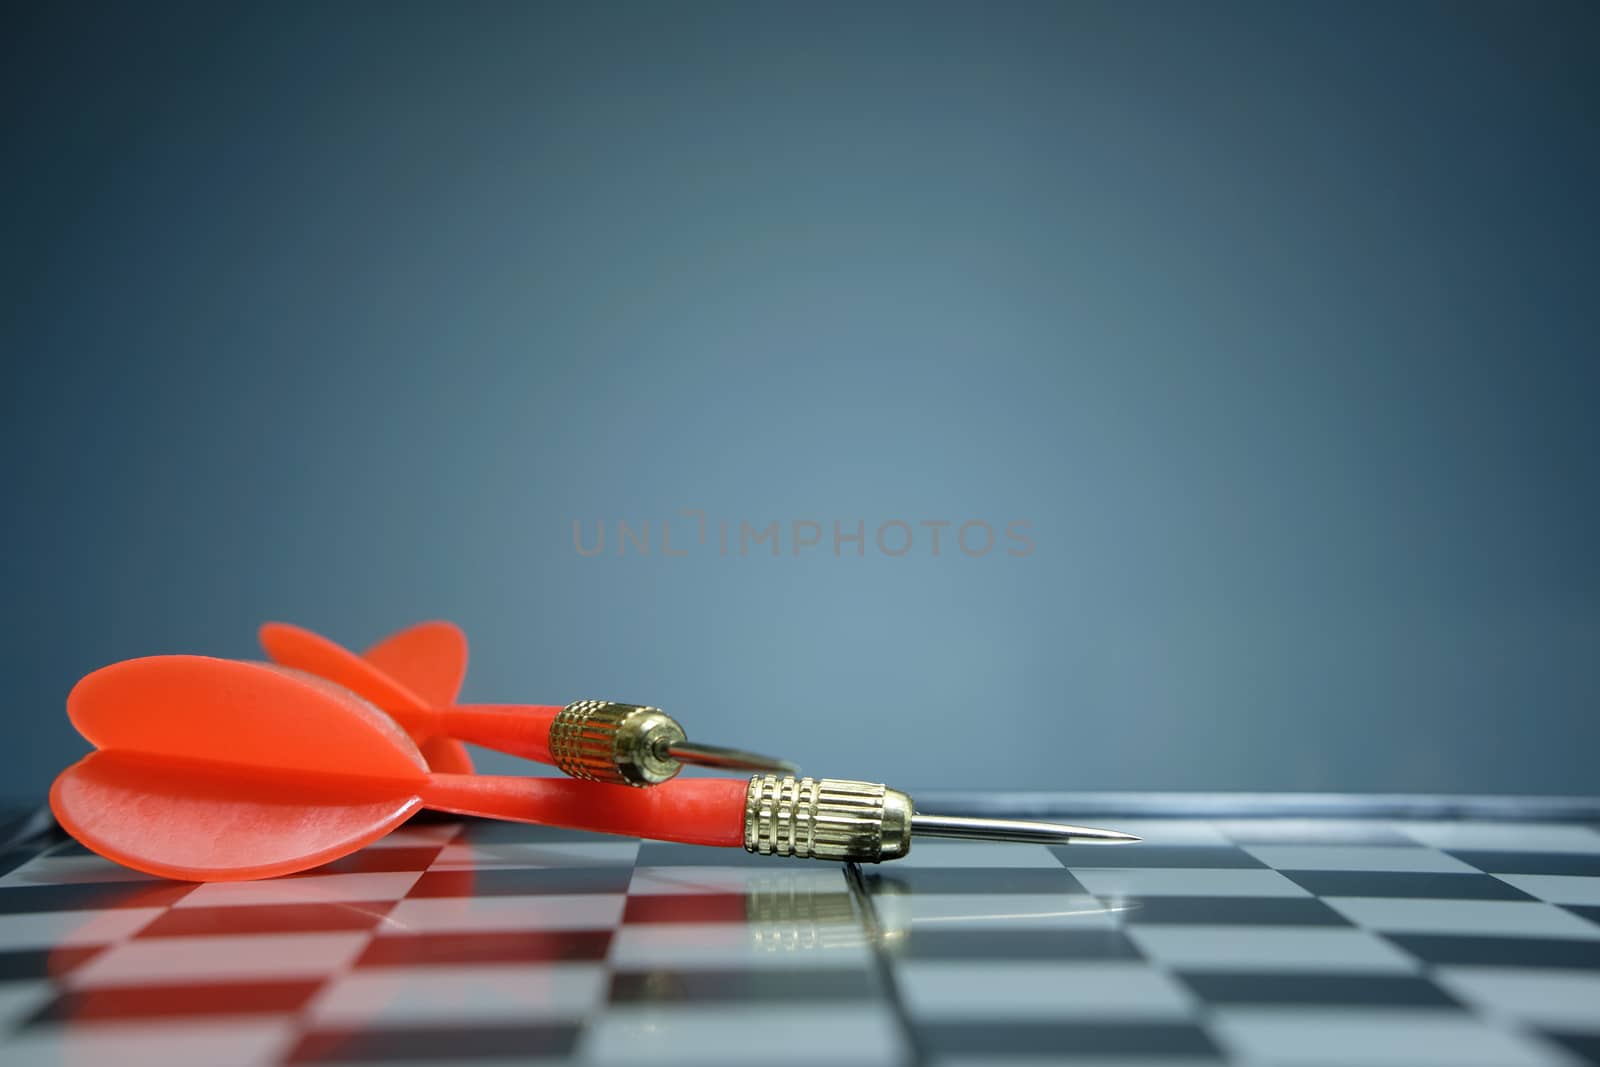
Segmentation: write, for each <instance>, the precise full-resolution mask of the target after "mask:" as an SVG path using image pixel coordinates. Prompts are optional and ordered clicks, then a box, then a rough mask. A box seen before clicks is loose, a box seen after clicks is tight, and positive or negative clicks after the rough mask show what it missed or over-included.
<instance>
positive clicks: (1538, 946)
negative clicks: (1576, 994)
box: [1382, 934, 1600, 971]
mask: <svg viewBox="0 0 1600 1067" xmlns="http://www.w3.org/2000/svg"><path fill="white" fill-rule="evenodd" d="M1382 936H1384V937H1386V938H1387V939H1388V940H1389V941H1391V942H1393V943H1394V944H1396V945H1398V946H1399V947H1400V948H1402V949H1404V950H1405V951H1406V952H1409V953H1411V955H1413V956H1415V957H1417V958H1418V959H1420V960H1422V961H1423V962H1425V963H1432V964H1436V965H1437V964H1452V963H1457V964H1481V965H1483V966H1486V967H1556V968H1563V969H1568V970H1585V971H1595V970H1600V939H1597V940H1594V941H1579V940H1572V939H1566V938H1557V937H1462V936H1460V935H1457V934H1384V935H1382Z"/></svg>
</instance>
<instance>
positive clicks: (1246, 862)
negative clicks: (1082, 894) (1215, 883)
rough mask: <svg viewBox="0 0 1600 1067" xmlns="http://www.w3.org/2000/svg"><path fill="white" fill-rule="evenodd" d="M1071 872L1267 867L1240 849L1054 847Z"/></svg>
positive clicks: (1200, 847) (1201, 847) (1223, 847)
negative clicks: (1148, 868)
mask: <svg viewBox="0 0 1600 1067" xmlns="http://www.w3.org/2000/svg"><path fill="white" fill-rule="evenodd" d="M1050 851H1051V852H1053V853H1055V855H1056V858H1057V859H1058V860H1060V861H1061V865H1062V866H1063V867H1066V868H1067V869H1068V870H1084V871H1089V870H1104V869H1107V868H1128V867H1198V868H1208V869H1218V868H1229V869H1238V868H1244V867H1265V866H1266V864H1265V863H1262V862H1261V861H1260V860H1258V859H1256V858H1255V857H1254V856H1252V855H1250V853H1248V852H1246V851H1245V850H1244V849H1242V848H1239V847H1238V846H1237V845H1146V844H1136V845H1116V846H1106V845H1082V846H1080V845H1055V846H1052V847H1051V849H1050Z"/></svg>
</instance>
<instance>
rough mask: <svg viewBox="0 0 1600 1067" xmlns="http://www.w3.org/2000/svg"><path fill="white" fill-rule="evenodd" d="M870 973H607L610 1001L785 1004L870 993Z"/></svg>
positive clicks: (874, 990) (873, 984)
mask: <svg viewBox="0 0 1600 1067" xmlns="http://www.w3.org/2000/svg"><path fill="white" fill-rule="evenodd" d="M878 994H879V986H878V983H877V979H876V976H875V974H874V972H872V971H870V970H866V969H864V968H862V969H855V970H845V969H832V968H829V969H820V968H819V969H812V968H809V967H807V968H798V969H793V970H780V969H777V968H761V969H751V970H736V971H735V970H688V971H680V970H657V971H635V972H623V973H620V974H616V975H613V976H612V979H611V994H610V1002H611V1003H612V1004H718V1003H729V1002H733V1003H744V1004H758V1003H767V1004H790V1003H795V1002H805V1001H811V1002H817V1001H840V1002H849V1003H860V1002H862V1001H865V1000H869V999H871V998H873V997H876V996H877V995H878Z"/></svg>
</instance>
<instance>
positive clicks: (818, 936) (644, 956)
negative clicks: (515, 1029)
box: [608, 923, 872, 1051]
mask: <svg viewBox="0 0 1600 1067" xmlns="http://www.w3.org/2000/svg"><path fill="white" fill-rule="evenodd" d="M796 926H797V924H795V923H787V924H785V923H773V924H771V926H770V927H767V926H765V925H763V924H759V923H758V924H746V923H629V924H626V925H624V926H622V927H621V928H620V929H618V930H617V932H616V934H614V935H613V936H612V938H611V953H610V955H609V957H608V962H609V963H610V964H611V967H612V969H613V970H619V971H635V970H646V969H648V968H652V967H656V968H665V969H670V970H686V971H692V970H720V969H723V968H741V967H752V968H762V969H766V968H772V969H777V970H784V969H791V968H813V967H863V968H865V967H869V966H871V965H872V953H871V951H870V949H869V947H868V945H867V937H866V933H865V932H864V931H863V930H862V929H861V928H860V927H858V926H846V925H843V924H838V925H827V926H803V927H802V928H800V929H796ZM813 1051H814V1050H813Z"/></svg>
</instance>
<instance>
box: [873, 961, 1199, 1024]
mask: <svg viewBox="0 0 1600 1067" xmlns="http://www.w3.org/2000/svg"><path fill="white" fill-rule="evenodd" d="M895 979H896V982H897V984H898V986H899V989H900V992H901V994H902V995H903V996H904V998H905V1001H906V1004H907V1006H908V1007H909V1008H910V1009H911V1014H912V1015H913V1016H916V1017H918V1018H922V1019H933V1020H945V1019H952V1020H954V1019H969V1020H983V1019H1003V1020H1017V1021H1021V1020H1025V1019H1026V1020H1030V1021H1047V1020H1059V1021H1064V1020H1069V1019H1073V1020H1080V1021H1095V1020H1102V1021H1111V1020H1120V1019H1127V1020H1152V1019H1169V1020H1181V1019H1187V1018H1189V1017H1190V1015H1191V1014H1192V1004H1193V1000H1194V998H1193V996H1192V995H1191V994H1190V993H1189V992H1188V990H1186V989H1184V988H1183V987H1181V986H1179V985H1178V984H1177V982H1176V981H1174V980H1173V979H1172V978H1171V977H1170V976H1168V975H1167V974H1166V972H1164V971H1162V970H1159V969H1157V968H1155V967H1152V966H1150V965H1149V964H1147V963H1143V962H1138V961H1133V960H1095V961H1093V962H1088V963H1085V962H1069V961H1051V960H1018V961H1015V962H1009V963H983V962H977V961H969V960H951V961H945V960H939V961H931V960H930V961H919V960H907V961H904V962H901V963H900V964H898V965H897V966H896V967H895Z"/></svg>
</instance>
